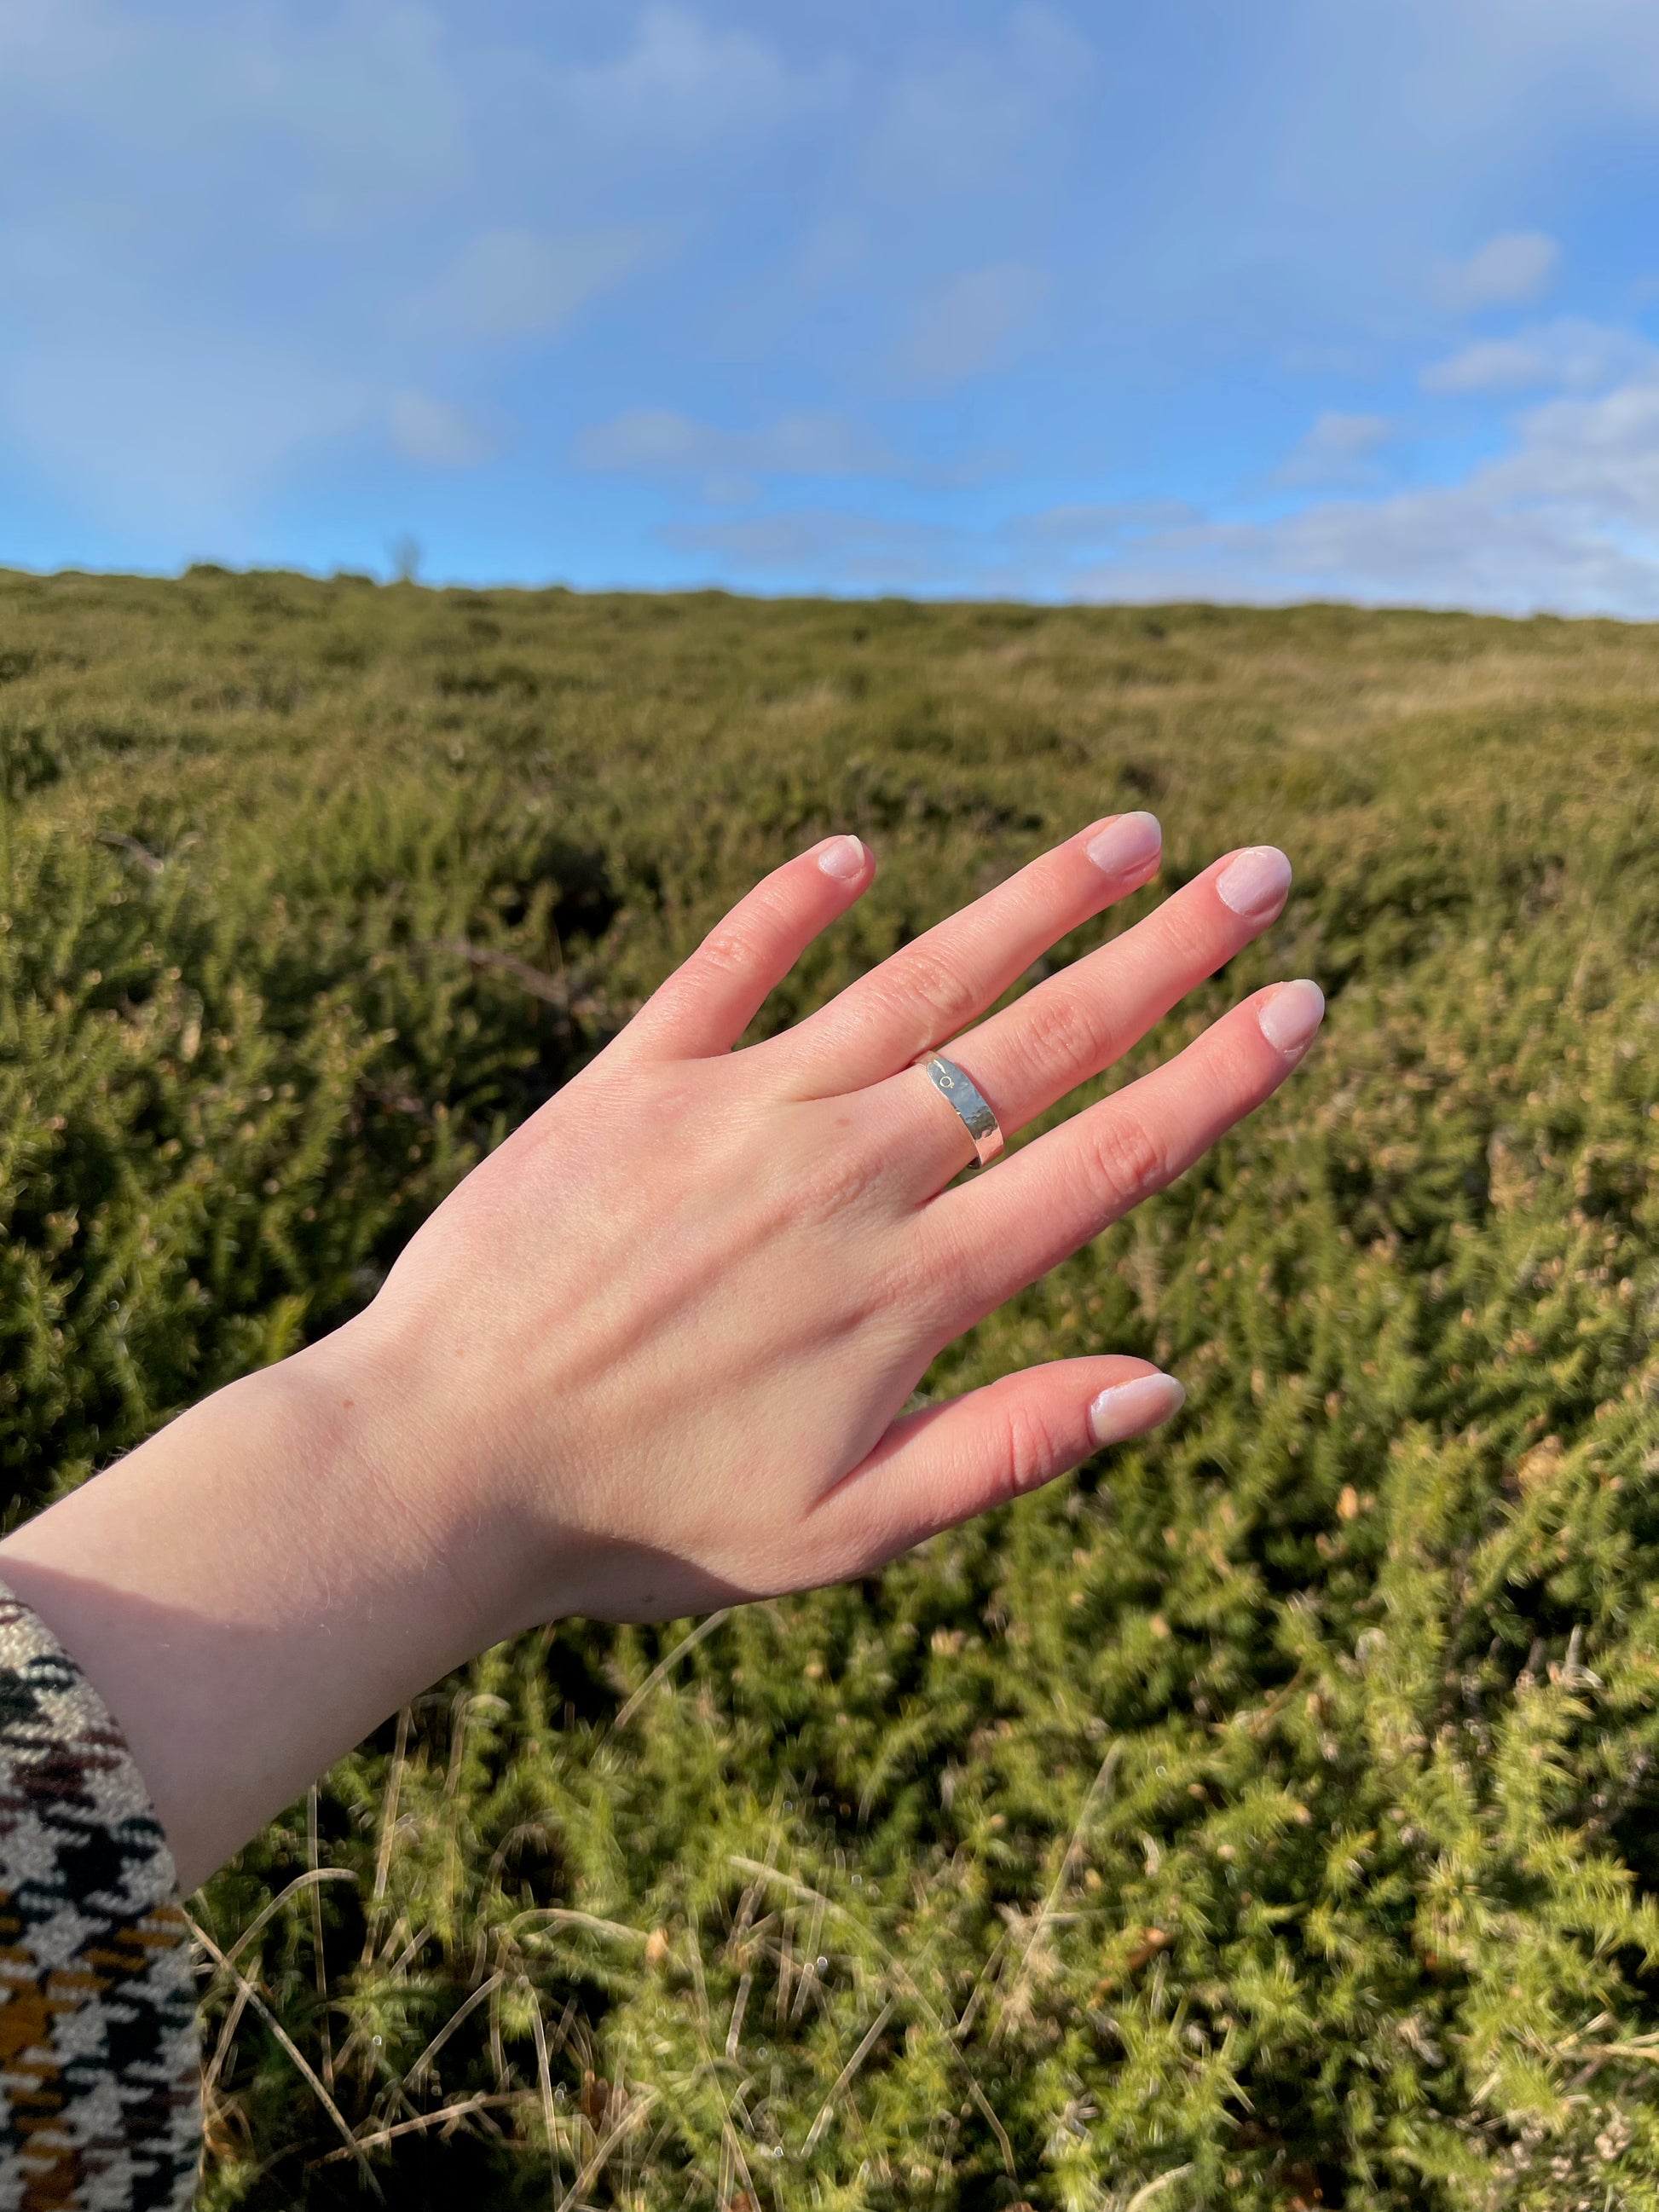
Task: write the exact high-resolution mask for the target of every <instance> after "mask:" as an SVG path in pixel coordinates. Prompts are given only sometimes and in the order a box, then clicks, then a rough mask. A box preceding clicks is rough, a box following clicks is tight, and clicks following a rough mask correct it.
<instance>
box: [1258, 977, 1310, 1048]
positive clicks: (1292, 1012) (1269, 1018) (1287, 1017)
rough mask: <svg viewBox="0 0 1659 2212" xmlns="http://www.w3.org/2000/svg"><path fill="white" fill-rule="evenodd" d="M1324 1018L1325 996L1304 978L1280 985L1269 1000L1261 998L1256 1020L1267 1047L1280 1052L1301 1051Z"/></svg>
mask: <svg viewBox="0 0 1659 2212" xmlns="http://www.w3.org/2000/svg"><path fill="white" fill-rule="evenodd" d="M1324 1016H1325V994H1324V993H1323V992H1322V990H1321V989H1320V987H1319V986H1318V984H1317V983H1313V982H1310V981H1309V980H1308V978H1307V977H1306V976H1305V975H1304V976H1301V977H1299V978H1298V980H1297V981H1296V982H1294V983H1281V984H1280V985H1279V988H1278V989H1277V990H1276V991H1275V992H1274V993H1273V996H1272V998H1271V999H1264V1000H1262V1001H1261V1011H1260V1012H1258V1013H1257V1015H1256V1019H1257V1021H1259V1022H1260V1023H1261V1034H1262V1036H1264V1037H1266V1038H1267V1042H1268V1043H1269V1044H1271V1045H1277V1047H1278V1048H1279V1051H1280V1052H1300V1051H1301V1049H1302V1048H1303V1046H1304V1044H1306V1043H1307V1042H1308V1040H1309V1039H1310V1037H1311V1036H1312V1035H1313V1033H1314V1031H1315V1030H1316V1029H1317V1028H1318V1027H1319V1024H1320V1023H1321V1022H1322V1020H1323V1019H1324Z"/></svg>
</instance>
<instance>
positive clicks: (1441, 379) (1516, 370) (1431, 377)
mask: <svg viewBox="0 0 1659 2212" xmlns="http://www.w3.org/2000/svg"><path fill="white" fill-rule="evenodd" d="M1656 361H1659V347H1655V346H1654V345H1653V344H1652V343H1651V342H1650V340H1648V339H1647V338H1644V337H1642V336H1641V335H1640V334H1639V333H1638V332H1637V331H1631V330H1622V329H1620V328H1618V327H1616V326H1609V325H1606V324H1601V323H1591V322H1583V321H1577V320H1575V319H1570V318H1564V319H1561V320H1559V321H1557V322H1553V323H1547V324H1543V325H1539V326H1537V327H1535V328H1534V329H1531V330H1525V331H1516V333H1515V334H1514V335H1513V336H1511V337H1505V338H1481V339H1478V340H1477V341H1476V342H1475V343H1474V344H1473V345H1467V346H1463V347H1461V348H1460V349H1459V350H1458V351H1457V352H1455V353H1454V354H1449V355H1448V356H1446V358H1445V359H1444V360H1443V361H1436V362H1430V364H1429V365H1428V367H1427V368H1425V369H1424V370H1423V372H1422V374H1420V376H1419V379H1418V381H1419V384H1420V385H1421V386H1422V388H1423V390H1424V391H1425V392H1440V393H1452V394H1456V395H1461V396H1464V397H1470V396H1473V397H1480V398H1484V397H1486V396H1487V395H1489V394H1492V393H1501V392H1536V391H1540V390H1542V389H1544V388H1546V387H1547V386H1551V385H1554V386H1558V387H1559V388H1560V389H1561V390H1564V391H1569V392H1593V391H1595V390H1596V389H1598V388H1599V387H1600V386H1603V385H1607V384H1611V383H1613V382H1615V381H1617V380H1619V379H1620V378H1622V377H1629V376H1632V375H1636V374H1639V373H1640V372H1641V371H1642V370H1643V369H1644V368H1647V367H1650V366H1651V365H1652V364H1653V363H1654V362H1656Z"/></svg>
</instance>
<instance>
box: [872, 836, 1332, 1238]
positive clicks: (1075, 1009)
mask: <svg viewBox="0 0 1659 2212" xmlns="http://www.w3.org/2000/svg"><path fill="white" fill-rule="evenodd" d="M1290 883H1291V864H1290V862H1289V861H1288V860H1286V859H1285V855H1284V854H1282V853H1281V852H1279V850H1278V849H1277V848H1275V847H1273V846H1271V845H1255V846H1249V847H1247V848H1244V850H1243V851H1242V852H1237V853H1230V854H1225V855H1224V856H1223V858H1222V859H1220V860H1218V861H1216V862H1215V863H1214V864H1213V865H1212V866H1211V867H1209V868H1206V870H1205V872H1204V873H1203V874H1202V875H1200V876H1198V877H1195V878H1194V880H1193V881H1192V882H1191V883H1190V884H1187V885H1186V886H1185V888H1184V889H1183V890H1179V891H1177V892H1176V894H1175V896H1173V897H1171V898H1168V899H1166V900H1165V901H1164V904H1163V905H1162V906H1161V907H1159V908H1158V909H1157V910H1156V912H1154V913H1152V914H1150V915H1147V916H1146V920H1145V921H1139V922H1137V923H1136V925H1135V926H1134V927H1133V929H1130V930H1126V931H1125V932H1124V933H1123V935H1122V936H1121V937H1118V938H1115V939H1113V940H1112V941H1111V942H1110V943H1109V944H1108V945H1103V946H1102V947H1101V948H1100V950H1099V951H1097V952H1092V953H1091V954H1089V955H1088V956H1087V957H1085V958H1084V959H1082V960H1079V961H1075V962H1073V964H1072V965H1071V966H1070V967H1069V968H1066V969H1063V970H1062V971H1061V973H1060V974H1059V975H1054V976H1051V977H1050V978H1049V979H1048V981H1047V982H1044V983H1040V984H1038V985H1037V987H1036V988H1035V989H1034V990H1031V991H1028V992H1027V993H1026V994H1025V995H1024V997H1023V998H1021V999H1019V1000H1017V1001H1016V1002H1015V1004H1014V1005H1013V1006H1009V1007H1006V1008H1005V1009H1004V1011H1003V1012H1001V1013H1000V1014H996V1015H994V1016H993V1017H992V1018H991V1019H990V1020H989V1021H987V1022H985V1023H983V1024H981V1026H980V1027H979V1028H978V1029H976V1030H969V1032H968V1033H967V1034H966V1035H965V1036H961V1037H958V1038H957V1039H955V1040H954V1041H953V1042H951V1044H950V1046H949V1047H948V1054H949V1057H950V1058H951V1060H955V1061H956V1062H957V1065H958V1066H961V1067H962V1068H963V1069H965V1071H966V1072H967V1073H968V1075H969V1077H970V1078H971V1079H972V1080H973V1082H974V1084H975V1085H976V1087H977V1088H978V1090H979V1091H981V1094H982V1095H983V1096H984V1097H985V1098H986V1099H987V1101H988V1102H989V1103H990V1106H991V1108H992V1109H993V1111H994V1113H995V1115H996V1117H997V1120H998V1121H999V1123H1000V1126H1001V1128H1002V1131H1003V1133H1004V1134H1005V1136H1012V1134H1013V1133H1015V1131H1016V1130H1018V1129H1021V1128H1023V1127H1024V1126H1025V1125H1026V1123H1027V1122H1029V1121H1034V1120H1035V1119H1036V1116H1037V1115H1039V1114H1042V1113H1044V1112H1046V1111H1047V1109H1048V1108H1049V1107H1050V1106H1052V1105H1053V1104H1054V1103H1055V1101H1056V1100H1057V1099H1060V1098H1063V1097H1065V1096H1066V1093H1067V1092H1068V1091H1073V1090H1075V1089H1076V1088H1077V1086H1078V1085H1079V1083H1086V1082H1087V1081H1088V1080H1089V1079H1090V1078H1091V1076H1095V1075H1098V1074H1099V1073H1101V1071H1102V1070H1103V1068H1107V1067H1109V1066H1111V1065H1112V1064H1113V1062H1114V1061H1115V1060H1119V1059H1121V1057H1122V1055H1123V1054H1124V1053H1126V1052H1127V1050H1128V1049H1129V1048H1130V1046H1131V1045H1133V1044H1134V1043H1135V1042H1137V1041H1138V1040H1139V1038H1140V1037H1142V1036H1145V1035H1146V1031H1147V1030H1150V1029H1151V1028H1152V1026H1153V1024H1155V1023H1157V1022H1158V1021H1161V1020H1162V1019H1163V1018H1164V1015H1165V1014H1167V1013H1168V1012H1169V1011H1170V1008H1171V1007H1172V1006H1176V1005H1177V1004H1178V1003H1179V1001H1180V1000H1182V999H1183V998H1184V997H1185V996H1186V994H1187V993H1188V991H1190V990H1191V989H1192V988H1193V987H1194V984H1196V983H1199V982H1201V981H1203V979H1204V978H1205V977H1206V975H1213V974H1214V973H1215V971H1216V969H1218V968H1222V967H1225V965H1226V963H1227V962H1228V961H1229V960H1231V959H1232V958H1233V957H1234V956H1235V955H1236V954H1237V953H1238V952H1240V951H1243V947H1244V946H1245V945H1248V944H1249V943H1250V941H1251V939H1254V938H1255V937H1257V936H1259V935H1260V934H1261V932H1262V931H1263V930H1264V929H1265V928H1267V926H1268V924H1269V923H1270V922H1272V921H1273V920H1274V919H1275V918H1276V917H1277V916H1278V915H1279V913H1280V912H1281V911H1282V910H1283V908H1284V905H1285V897H1286V896H1287V894H1288V892H1289V890H1290ZM899 1085H902V1087H903V1091H902V1095H903V1097H904V1101H905V1106H906V1109H907V1110H906V1113H905V1115H904V1124H905V1126H906V1127H908V1129H909V1130H910V1132H911V1133H912V1134H911V1140H910V1142H909V1143H908V1145H903V1146H902V1151H903V1152H904V1154H905V1156H906V1158H908V1161H911V1162H914V1173H915V1178H916V1182H917V1187H918V1194H919V1195H923V1196H928V1197H931V1196H932V1195H933V1194H934V1193H935V1192H936V1191H938V1190H939V1188H942V1186H943V1184H944V1183H945V1182H948V1181H949V1180H950V1178H951V1176H953V1175H954V1174H955V1173H956V1171H957V1169H958V1168H960V1167H962V1166H963V1165H964V1164H966V1162H967V1161H968V1160H969V1159H970V1158H972V1157H973V1146H972V1140H971V1139H969V1136H968V1134H967V1132H966V1130H965V1129H963V1127H961V1125H960V1123H957V1126H956V1127H955V1128H954V1129H953V1128H952V1127H951V1123H952V1121H953V1120H954V1119H955V1117H954V1115H952V1114H951V1109H950V1108H949V1107H948V1105H947V1104H946V1103H945V1101H943V1100H942V1099H941V1098H940V1097H939V1094H938V1092H937V1091H936V1090H935V1089H934V1087H933V1084H932V1083H931V1082H930V1081H929V1080H928V1079H927V1076H926V1075H924V1074H923V1073H921V1071H920V1070H914V1071H907V1072H906V1073H904V1074H902V1075H900V1076H896V1077H894V1078H893V1079H892V1085H890V1086H886V1087H888V1088H890V1089H891V1088H894V1087H896V1086H899ZM893 1164H894V1165H895V1166H896V1167H897V1166H899V1165H900V1161H899V1159H898V1158H895V1159H894V1163H893Z"/></svg>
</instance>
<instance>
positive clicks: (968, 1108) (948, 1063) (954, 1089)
mask: <svg viewBox="0 0 1659 2212" xmlns="http://www.w3.org/2000/svg"><path fill="white" fill-rule="evenodd" d="M924 1065H925V1066H926V1067H927V1079H928V1080H929V1082H930V1083H932V1085H933V1088H934V1090H935V1091H938V1092H939V1095H940V1097H942V1098H945V1099H946V1100H948V1101H949V1103H950V1105H951V1109H952V1110H953V1111H954V1112H955V1113H956V1115H957V1118H958V1119H959V1120H960V1121H961V1123H962V1126H963V1128H964V1129H966V1130H967V1132H968V1133H969V1136H970V1137H971V1138H972V1139H973V1140H974V1151H975V1153H976V1154H977V1155H978V1158H979V1164H980V1165H981V1167H982V1168H983V1167H988V1166H989V1165H990V1164H991V1162H992V1161H993V1160H994V1159H995V1158H996V1156H997V1154H998V1153H999V1152H1000V1151H1001V1150H1002V1128H1001V1125H1000V1122H999V1121H998V1120H997V1117H996V1115H994V1113H993V1112H992V1110H991V1104H990V1101H989V1100H988V1099H987V1097H985V1095H984V1093H983V1092H982V1091H981V1090H980V1088H979V1086H978V1085H977V1084H976V1083H975V1081H974V1079H973V1077H972V1076H971V1075H969V1073H968V1071H967V1069H966V1068H963V1067H958V1066H957V1064H956V1062H955V1060H946V1059H945V1055H944V1054H943V1053H938V1052H936V1053H933V1054H929V1056H928V1058H927V1060H926V1061H925V1062H924Z"/></svg>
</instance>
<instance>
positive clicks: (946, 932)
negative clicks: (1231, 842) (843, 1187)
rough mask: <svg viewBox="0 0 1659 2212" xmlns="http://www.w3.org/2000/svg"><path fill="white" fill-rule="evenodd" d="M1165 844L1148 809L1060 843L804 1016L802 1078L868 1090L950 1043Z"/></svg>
mask: <svg viewBox="0 0 1659 2212" xmlns="http://www.w3.org/2000/svg"><path fill="white" fill-rule="evenodd" d="M1162 849H1163V842H1162V832H1161V831H1160V830H1159V829H1158V823H1157V821H1156V819H1155V818H1154V817H1153V816H1152V815H1150V814H1119V815H1114V816H1112V817H1109V818H1108V819H1107V820H1106V821H1104V822H1097V823H1095V824H1094V826H1093V827H1092V828H1091V829H1085V830H1083V831H1081V832H1079V835H1078V836H1075V837H1073V838H1070V839H1068V840H1067V842H1066V843H1065V844H1063V845H1057V846H1056V847H1055V848H1054V850H1053V851H1052V852H1049V853H1045V854H1043V855H1042V858H1041V859H1040V860H1033V861H1032V863H1031V865H1030V866H1029V867H1027V868H1022V869H1021V870H1020V872H1019V873H1018V875H1016V876H1011V877H1010V878H1009V879H1008V881H1007V882H1006V884H999V885H998V886H997V888H996V890H994V891H987V893H986V895H985V896H984V897H983V898H981V899H976V900H975V902H974V903H973V904H972V905H971V906H968V907H964V908H963V909H962V911H961V912H960V913H959V914H953V915H951V916H950V918H949V919H948V920H947V921H942V922H940V923H939V924H938V926H937V927H934V928H933V929H930V930H928V931H927V933H925V934H924V935H923V936H921V937H919V938H917V939H915V943H914V944H911V945H906V946H905V947H904V949H903V951H900V952H896V953H894V955H893V956H892V957H891V958H890V959H889V960H884V962H883V963H882V964H881V966H880V967H879V968H877V969H873V970H872V972H871V973H870V974H869V975H866V976H863V977H861V978H860V981H858V982H856V983H854V984H851V985H849V987H848V988H847V989H846V990H844V991H843V992H842V994H841V995H840V996H839V998H837V999H835V1000H832V1001H831V1003H830V1004H829V1006H825V1007H823V1009H822V1010H821V1011H820V1012H817V1013H816V1014H814V1015H812V1016H811V1018H810V1019H809V1020H807V1021H805V1022H803V1023H802V1024H800V1026H799V1028H798V1029H796V1030H794V1031H793V1033H792V1035H791V1036H790V1039H789V1044H788V1051H789V1055H790V1061H791V1068H792V1073H793V1077H794V1079H796V1080H797V1081H803V1082H804V1083H805V1086H806V1088H807V1089H808V1090H809V1091H823V1092H829V1091H836V1092H842V1091H857V1090H861V1089H863V1088H864V1087H865V1085H868V1084H872V1083H878V1082H879V1081H880V1080H881V1079H882V1078H883V1077H884V1076H888V1075H891V1074H892V1073H894V1071H895V1070H896V1069H897V1068H901V1067H904V1066H908V1063H909V1062H910V1061H911V1060H914V1059H915V1056H916V1054H918V1053H920V1052H924V1051H926V1050H927V1048H929V1047H930V1046H933V1045H938V1044H943V1043H944V1042H945V1040H946V1039H947V1038H949V1037H952V1036H955V1035H956V1033H957V1030H960V1029H962V1028H963V1027H964V1026H965V1024H967V1023H969V1022H970V1021H972V1020H973V1019H974V1018H975V1015H977V1014H981V1013H982V1012H984V1011H985V1009H986V1007H987V1006H990V1005H991V1004H992V1003H993V1001H994V1000H996V999H998V998H1000V996H1001V994H1003V992H1004V991H1006V989H1007V987H1008V986H1009V985H1010V984H1011V983H1012V982H1014V981H1016V980H1017V979H1018V977H1019V976H1021V975H1024V972H1025V970H1026V969H1028V968H1029V967H1030V964H1031V963H1032V962H1033V961H1034V960H1035V959H1036V957H1038V955H1039V954H1041V953H1043V952H1046V951H1048V947H1049V946H1050V945H1052V944H1054V941H1055V939H1057V938H1060V937H1064V936H1065V934H1066V932H1067V930H1070V929H1075V928H1077V927H1078V926H1079V923H1081V922H1085V921H1088V920H1089V918H1090V916H1091V915H1096V914H1098V913H1099V912H1100V911H1101V909H1102V908H1103V907H1107V906H1109V905H1111V904H1112V902H1113V901H1114V900H1116V899H1120V898H1122V897H1124V896H1127V894H1128V893H1129V892H1130V891H1132V890H1136V889H1137V888H1138V887H1139V885H1140V884H1144V883H1146V881H1147V880H1148V879H1149V878H1151V877H1152V875H1154V874H1155V873H1156V872H1157V869H1158V859H1159V856H1160V854H1161V852H1162Z"/></svg>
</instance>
